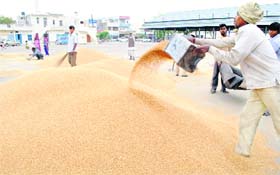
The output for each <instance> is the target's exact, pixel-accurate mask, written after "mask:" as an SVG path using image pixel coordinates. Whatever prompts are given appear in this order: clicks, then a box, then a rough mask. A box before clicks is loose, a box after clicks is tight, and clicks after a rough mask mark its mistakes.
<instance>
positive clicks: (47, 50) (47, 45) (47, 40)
mask: <svg viewBox="0 0 280 175" xmlns="http://www.w3.org/2000/svg"><path fill="white" fill-rule="evenodd" d="M44 50H45V54H46V55H50V54H49V35H48V33H45V34H44Z"/></svg>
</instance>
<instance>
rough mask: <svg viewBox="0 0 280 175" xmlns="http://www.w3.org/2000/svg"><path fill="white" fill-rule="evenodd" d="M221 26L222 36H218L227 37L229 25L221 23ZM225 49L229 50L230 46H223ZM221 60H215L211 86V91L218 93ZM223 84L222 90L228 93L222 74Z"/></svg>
mask: <svg viewBox="0 0 280 175" xmlns="http://www.w3.org/2000/svg"><path fill="white" fill-rule="evenodd" d="M219 28H220V34H221V35H220V36H218V37H217V38H223V37H227V26H226V25H225V24H220V25H219ZM223 50H227V51H228V50H229V48H223ZM221 64H222V62H221V61H215V63H214V70H213V76H212V83H211V85H212V88H211V93H212V94H214V93H216V89H217V86H218V82H219V74H220V68H221ZM221 84H222V88H221V92H223V93H228V91H227V90H226V86H225V84H224V82H223V79H222V76H221Z"/></svg>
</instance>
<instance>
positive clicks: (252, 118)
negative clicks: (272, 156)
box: [189, 2, 280, 157]
mask: <svg viewBox="0 0 280 175" xmlns="http://www.w3.org/2000/svg"><path fill="white" fill-rule="evenodd" d="M262 17H263V10H262V9H261V8H260V6H259V5H258V4H257V3H255V2H248V3H246V4H244V5H242V6H240V7H239V9H238V12H237V16H236V17H235V20H234V23H235V26H236V27H237V28H238V32H237V34H236V37H235V38H223V39H217V40H206V39H204V40H203V39H194V38H189V40H190V41H192V42H195V43H196V44H199V45H202V46H200V47H198V48H196V50H195V52H197V53H205V52H209V53H210V54H212V55H213V56H214V57H215V59H216V60H217V61H223V62H227V63H229V64H232V65H237V64H240V67H241V71H242V74H243V76H244V80H245V84H246V87H247V89H251V94H250V96H249V99H248V100H247V103H246V105H245V107H244V110H243V112H242V114H241V116H240V126H239V139H238V144H237V146H236V148H235V151H236V153H238V154H240V155H242V156H246V157H249V156H250V150H251V146H252V144H253V140H254V137H255V134H256V130H257V127H258V124H259V121H260V119H261V117H262V114H263V113H264V112H265V110H266V109H268V110H269V111H270V113H271V118H272V121H273V124H274V128H275V130H276V133H277V134H278V136H279V137H280V107H279V106H280V61H279V60H278V59H277V56H276V54H275V52H274V50H273V48H272V46H271V44H270V42H269V40H268V39H267V38H266V37H265V35H264V33H263V32H262V31H261V30H260V29H259V28H258V27H257V26H256V25H255V23H256V22H258V21H260V20H261V19H262ZM209 45H211V46H209ZM229 46H232V47H233V48H232V49H231V50H230V51H223V50H220V49H217V48H223V47H229Z"/></svg>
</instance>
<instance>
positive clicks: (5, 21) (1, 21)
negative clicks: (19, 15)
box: [0, 16, 15, 25]
mask: <svg viewBox="0 0 280 175" xmlns="http://www.w3.org/2000/svg"><path fill="white" fill-rule="evenodd" d="M13 23H15V21H14V20H13V19H12V18H9V17H5V16H0V24H8V25H9V24H13Z"/></svg>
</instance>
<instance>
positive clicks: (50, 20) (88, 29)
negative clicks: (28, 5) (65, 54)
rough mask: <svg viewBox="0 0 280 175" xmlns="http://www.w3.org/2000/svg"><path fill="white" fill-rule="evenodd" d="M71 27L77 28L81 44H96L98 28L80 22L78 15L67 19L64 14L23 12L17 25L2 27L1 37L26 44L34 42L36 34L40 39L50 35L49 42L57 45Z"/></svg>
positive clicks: (0, 27)
mask: <svg viewBox="0 0 280 175" xmlns="http://www.w3.org/2000/svg"><path fill="white" fill-rule="evenodd" d="M69 25H74V26H75V28H76V32H77V33H78V36H79V39H78V40H79V43H87V42H96V27H95V26H89V24H88V23H87V22H84V21H83V20H80V18H79V17H78V15H77V14H75V15H74V16H72V17H66V16H64V15H63V14H54V13H33V14H25V13H24V12H22V13H21V15H19V16H18V17H17V19H16V23H15V24H13V25H2V26H0V37H1V38H5V39H10V40H16V41H18V42H20V43H24V42H25V41H29V42H32V41H33V40H34V36H35V34H36V33H38V34H39V36H40V38H43V36H44V34H45V33H48V37H49V41H50V42H53V43H55V42H57V40H58V39H59V36H60V35H67V34H68V31H69V29H68V27H69ZM41 40H42V39H41Z"/></svg>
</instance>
